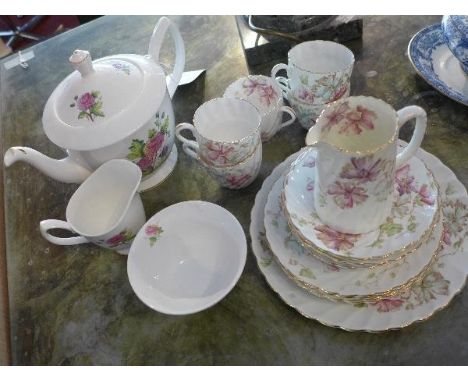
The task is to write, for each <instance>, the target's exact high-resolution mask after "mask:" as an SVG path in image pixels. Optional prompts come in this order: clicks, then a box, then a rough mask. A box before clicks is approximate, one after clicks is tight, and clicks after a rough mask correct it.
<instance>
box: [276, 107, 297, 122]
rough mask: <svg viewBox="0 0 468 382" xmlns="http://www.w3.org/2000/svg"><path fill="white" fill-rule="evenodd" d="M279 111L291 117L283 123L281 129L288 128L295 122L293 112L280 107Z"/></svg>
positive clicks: (288, 108) (287, 108)
mask: <svg viewBox="0 0 468 382" xmlns="http://www.w3.org/2000/svg"><path fill="white" fill-rule="evenodd" d="M280 110H281V111H282V112H284V113H286V114H289V115H290V116H291V118H289V119H288V120H287V121H286V122H283V123H282V124H281V127H285V126H289V125H290V124H291V123H293V122H294V121H295V120H296V113H294V110H293V109H291V108H290V107H289V106H282V107H281V109H280Z"/></svg>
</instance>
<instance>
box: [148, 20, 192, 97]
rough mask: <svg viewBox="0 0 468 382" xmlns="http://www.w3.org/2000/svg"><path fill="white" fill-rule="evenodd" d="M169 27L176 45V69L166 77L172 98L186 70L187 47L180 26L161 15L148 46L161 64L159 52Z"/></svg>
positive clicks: (154, 57) (152, 55)
mask: <svg viewBox="0 0 468 382" xmlns="http://www.w3.org/2000/svg"><path fill="white" fill-rule="evenodd" d="M168 29H169V32H170V34H171V36H172V40H173V41H174V46H175V63H174V70H173V71H172V73H171V74H169V75H168V76H167V77H166V82H167V90H168V92H169V97H171V98H172V96H173V95H174V93H175V91H176V89H177V86H178V85H179V81H180V78H181V77H182V73H183V72H184V67H185V47H184V40H182V36H181V34H180V32H179V28H177V26H176V25H175V24H174V23H173V22H172V21H171V20H169V19H168V18H167V17H161V18H160V19H159V21H158V23H157V24H156V26H155V27H154V30H153V35H152V36H151V40H150V43H149V47H148V54H149V55H150V57H151V58H152V59H153V60H154V61H155V62H156V63H157V64H158V65H159V52H160V50H161V46H162V43H163V41H164V37H165V35H166V32H167V30H168Z"/></svg>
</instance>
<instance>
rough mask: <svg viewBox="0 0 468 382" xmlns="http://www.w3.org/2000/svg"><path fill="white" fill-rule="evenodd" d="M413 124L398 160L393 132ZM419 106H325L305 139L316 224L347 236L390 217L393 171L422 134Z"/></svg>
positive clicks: (351, 101)
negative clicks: (311, 160) (312, 160)
mask: <svg viewBox="0 0 468 382" xmlns="http://www.w3.org/2000/svg"><path fill="white" fill-rule="evenodd" d="M411 119H416V127H415V130H414V133H413V137H412V139H411V142H410V143H409V145H408V146H407V147H406V148H405V150H403V152H401V153H400V154H398V155H397V140H398V131H399V129H400V128H401V126H402V125H403V124H404V123H405V122H407V121H409V120H411ZM426 122H427V118H426V113H425V111H424V110H423V109H421V108H420V107H418V106H407V107H405V108H403V109H401V110H399V111H398V112H396V111H395V110H394V109H393V108H392V107H391V106H390V105H388V104H387V103H385V102H384V101H382V100H379V99H376V98H373V97H364V96H359V97H349V98H345V99H342V100H339V101H336V102H334V103H332V104H330V105H329V106H328V107H327V108H326V109H325V110H324V111H323V112H322V114H321V115H320V117H319V118H318V119H317V123H316V124H315V126H313V127H312V128H311V129H310V130H309V132H308V134H307V137H306V143H307V145H312V146H316V147H317V157H316V168H315V171H316V173H315V187H314V198H315V201H316V203H315V208H316V211H317V214H318V215H319V217H320V219H321V220H322V221H323V223H325V224H326V225H328V226H330V227H331V228H333V229H335V230H337V231H340V232H344V233H351V234H358V233H365V232H370V231H373V230H374V229H376V228H378V227H379V226H380V225H381V224H382V223H383V222H384V221H385V220H386V218H387V216H389V215H390V211H391V208H392V206H393V201H394V194H393V193H394V180H395V169H396V168H399V167H400V166H402V165H403V164H404V163H405V162H406V161H408V159H410V158H411V157H412V156H413V155H414V154H415V153H416V151H417V149H418V148H419V146H420V145H421V141H422V139H423V137H424V133H425V131H426Z"/></svg>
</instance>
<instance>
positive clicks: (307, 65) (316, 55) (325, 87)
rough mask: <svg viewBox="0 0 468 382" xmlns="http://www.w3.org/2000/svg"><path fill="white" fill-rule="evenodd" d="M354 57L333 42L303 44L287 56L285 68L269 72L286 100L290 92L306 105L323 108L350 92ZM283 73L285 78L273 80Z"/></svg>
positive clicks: (279, 67) (317, 41)
mask: <svg viewBox="0 0 468 382" xmlns="http://www.w3.org/2000/svg"><path fill="white" fill-rule="evenodd" d="M353 66H354V55H353V52H351V50H349V49H348V48H346V47H345V46H344V45H341V44H338V43H336V42H333V41H321V40H316V41H306V42H303V43H301V44H298V45H296V46H295V47H293V48H292V49H291V50H290V51H289V52H288V64H287V65H286V64H278V65H275V66H274V67H273V69H272V70H271V77H272V78H273V79H275V80H276V81H277V83H278V85H279V86H280V88H281V90H282V91H283V96H284V97H285V98H287V95H288V92H289V91H291V92H292V93H293V94H294V95H295V96H296V97H297V98H299V99H302V100H304V101H305V102H307V103H310V104H327V103H330V102H333V101H336V100H337V99H340V98H342V97H343V95H344V94H345V93H346V92H348V93H349V89H350V79H351V73H352V71H353ZM280 70H286V72H287V77H277V73H278V72H279V71H280Z"/></svg>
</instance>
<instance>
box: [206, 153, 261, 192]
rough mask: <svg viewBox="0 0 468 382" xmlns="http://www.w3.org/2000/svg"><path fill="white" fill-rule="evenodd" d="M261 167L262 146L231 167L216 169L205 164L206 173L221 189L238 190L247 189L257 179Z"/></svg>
mask: <svg viewBox="0 0 468 382" xmlns="http://www.w3.org/2000/svg"><path fill="white" fill-rule="evenodd" d="M261 165H262V145H260V144H259V145H257V148H256V149H255V151H254V152H253V153H252V155H250V156H249V157H248V158H245V159H244V160H243V161H242V162H241V163H238V164H235V165H233V166H224V167H216V166H210V165H207V164H205V166H206V168H207V170H208V172H209V173H210V175H211V176H213V178H215V179H216V180H217V181H218V183H219V184H220V185H221V187H225V188H230V189H233V190H238V189H240V188H244V187H247V186H248V185H250V184H251V183H252V182H253V181H254V180H255V178H256V177H257V175H258V173H259V171H260V167H261Z"/></svg>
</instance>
